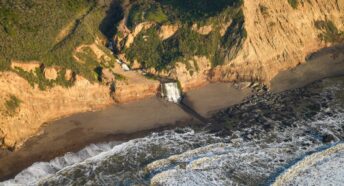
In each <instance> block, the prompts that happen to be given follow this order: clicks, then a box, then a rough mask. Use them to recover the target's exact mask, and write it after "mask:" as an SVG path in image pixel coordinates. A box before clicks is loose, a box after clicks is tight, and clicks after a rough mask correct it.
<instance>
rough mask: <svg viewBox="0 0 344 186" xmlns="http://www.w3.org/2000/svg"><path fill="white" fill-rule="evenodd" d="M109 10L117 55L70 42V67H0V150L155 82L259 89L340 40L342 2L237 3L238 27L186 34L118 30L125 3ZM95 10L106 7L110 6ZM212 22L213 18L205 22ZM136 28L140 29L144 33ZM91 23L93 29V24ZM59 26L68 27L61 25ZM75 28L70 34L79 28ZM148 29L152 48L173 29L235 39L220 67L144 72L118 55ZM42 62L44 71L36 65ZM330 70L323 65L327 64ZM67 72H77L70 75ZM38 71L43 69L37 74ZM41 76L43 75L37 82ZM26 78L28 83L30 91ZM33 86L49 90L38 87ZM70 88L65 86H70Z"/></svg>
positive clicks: (187, 65)
mask: <svg viewBox="0 0 344 186" xmlns="http://www.w3.org/2000/svg"><path fill="white" fill-rule="evenodd" d="M98 3H99V2H98ZM117 6H119V7H121V6H122V9H123V10H124V13H123V17H121V18H122V19H119V20H116V21H118V23H119V24H118V25H116V26H118V28H112V29H113V30H118V31H119V32H117V34H114V35H113V36H111V38H110V39H111V40H113V41H114V43H113V45H119V46H118V48H117V49H119V50H120V51H119V53H118V54H114V53H113V51H111V50H110V49H109V47H108V48H106V47H105V46H106V44H107V40H109V37H108V36H106V37H104V36H103V37H101V36H99V37H98V36H97V37H94V38H92V39H91V40H90V42H89V43H88V44H87V45H85V44H83V45H82V47H80V45H77V44H79V43H78V42H75V43H77V44H75V45H73V46H72V48H71V49H70V51H71V56H70V59H72V60H75V61H63V60H61V61H63V63H69V62H70V63H71V64H69V65H66V66H64V67H63V68H62V67H60V66H57V65H58V64H60V63H61V64H62V62H61V61H59V62H56V64H55V63H54V64H52V62H50V61H49V60H47V61H49V62H45V61H44V59H45V58H42V59H40V60H39V61H34V62H32V61H28V60H26V61H25V60H17V59H9V60H8V61H9V62H8V63H11V61H12V62H13V61H16V62H15V65H12V66H11V65H8V67H6V68H4V70H1V71H0V147H1V148H2V149H7V150H10V151H15V150H16V149H19V148H20V147H21V145H22V144H23V143H24V142H25V141H26V140H28V139H29V138H30V137H33V136H36V135H38V134H39V132H40V129H41V128H42V127H43V126H44V125H45V124H46V123H48V122H51V121H54V120H57V119H60V118H63V117H66V116H69V115H72V114H76V113H81V112H88V111H96V110H101V109H104V108H106V107H107V106H110V105H113V104H123V103H128V102H132V101H137V100H141V99H144V98H147V97H153V96H155V95H157V94H158V93H159V88H160V81H159V79H157V78H156V77H159V78H164V79H165V78H166V79H172V80H174V81H178V82H179V84H180V86H181V88H182V90H183V91H184V92H188V91H191V90H194V89H195V88H198V87H202V86H205V85H207V84H209V83H215V82H235V83H238V82H259V83H263V84H265V85H268V86H269V85H270V83H271V80H272V79H273V78H274V77H276V76H277V75H278V74H279V73H281V72H282V71H286V70H289V69H293V68H295V67H297V66H299V65H300V64H304V63H306V62H307V59H308V58H309V57H310V56H311V54H313V53H315V52H317V51H319V50H321V49H323V48H327V47H333V46H335V45H338V43H341V42H343V41H344V40H343V38H344V34H343V31H344V1H338V0H328V1H325V0H308V1H300V2H299V3H298V6H297V7H293V6H291V5H290V4H289V3H288V0H280V1H273V0H256V1H253V0H244V1H243V3H242V4H240V5H235V6H236V7H235V8H238V12H242V16H243V17H242V18H243V20H241V21H242V22H241V23H242V24H234V23H235V22H236V21H238V20H237V18H232V17H229V18H228V20H226V21H224V22H221V21H222V20H220V22H221V23H220V24H219V25H217V26H219V27H218V28H215V26H214V25H203V27H202V26H200V25H198V26H194V25H192V26H191V28H185V27H182V26H183V25H182V23H180V25H178V24H173V25H170V23H157V20H149V21H147V20H141V22H138V23H137V24H136V25H135V24H134V25H132V27H133V28H130V27H129V26H128V25H126V20H127V19H128V14H129V9H130V8H131V6H130V4H122V5H121V4H116V3H115V5H114V7H115V8H118V7H117ZM233 6H234V5H233ZM102 7H106V9H110V8H113V7H112V5H111V6H110V5H104V6H103V5H102ZM88 8H89V9H88ZM85 10H88V11H85ZM94 10H99V9H95V8H94V5H92V6H90V7H86V8H84V9H80V15H75V17H76V19H75V20H80V22H86V23H94V20H97V19H95V18H94V19H92V18H93V17H90V16H92V11H94ZM104 12H105V11H104ZM238 12H235V13H238ZM225 13H226V12H225ZM103 14H104V15H105V13H103ZM103 14H102V15H103ZM238 14H240V13H238ZM97 15H98V14H97ZM105 16H109V15H105ZM221 16H222V14H221ZM216 18H217V17H216V16H214V17H213V18H209V20H213V19H216ZM100 20H101V19H100ZM207 20H208V18H207ZM142 22H145V23H144V25H145V26H143V24H142ZM147 22H151V23H150V24H147ZM72 23H73V22H72ZM94 24H96V25H97V29H98V26H99V24H101V23H100V22H99V23H98V22H96V23H94ZM66 25H73V24H70V22H68V21H67V22H66ZM157 25H158V26H157ZM75 26H76V27H75V28H77V26H79V25H77V24H76V25H75ZM81 26H83V25H81ZM155 26H156V27H155ZM231 26H232V27H231ZM69 27H70V26H69ZM69 27H68V28H69ZM113 27H115V26H114V25H113ZM192 27H193V28H192ZM87 28H88V27H87ZM153 28H156V29H158V31H159V32H157V33H158V34H157V35H158V38H160V40H159V39H158V40H156V42H163V41H168V40H169V38H173V37H174V35H176V34H178V33H180V32H179V31H181V29H193V32H192V33H194V32H196V33H197V34H198V35H197V37H200V38H202V37H205V35H207V34H211V33H212V32H213V31H214V30H216V29H218V30H219V36H217V37H219V38H223V37H226V33H228V34H227V35H228V36H229V37H231V38H241V37H243V38H241V39H238V40H233V41H232V42H229V45H228V46H227V45H224V46H221V47H224V48H221V51H220V54H223V61H222V62H221V64H219V65H214V64H213V63H214V61H213V60H212V59H211V58H210V57H209V56H204V55H199V54H197V55H193V53H192V55H191V56H190V58H189V59H187V60H179V58H178V60H179V61H178V60H176V61H175V64H174V65H173V66H171V67H169V68H166V69H164V70H160V71H159V70H157V69H156V68H153V67H149V68H145V66H144V65H145V64H144V63H143V62H142V61H139V60H137V59H136V58H139V57H140V56H135V55H136V54H135V55H134V54H132V55H133V56H135V57H136V58H133V59H135V60H131V59H130V57H128V56H129V55H128V56H125V54H126V53H125V52H128V51H131V50H132V51H134V48H132V47H135V46H136V45H135V44H136V42H138V41H137V40H135V38H139V37H141V35H142V38H143V39H142V41H144V40H145V38H146V37H144V36H145V35H144V33H145V32H146V31H147V30H150V29H153ZM160 28H161V29H160ZM329 28H331V29H329ZM334 28H335V29H334ZM63 29H65V28H64V27H61V30H63ZM112 29H110V30H112ZM231 29H237V30H240V32H235V33H230V32H229V31H228V30H231ZM67 30H68V29H67ZM74 30H76V31H75V34H82V32H81V31H83V30H82V29H81V30H77V29H74ZM221 30H223V31H221ZM72 31H73V29H70V32H71V33H72ZM58 33H59V32H58ZM0 34H1V33H0ZM140 34H141V35H140ZM71 35H73V34H71ZM325 36H326V37H325ZM85 37H86V36H85ZM54 38H55V37H54ZM66 39H68V34H67V35H66ZM62 40H63V39H62ZM59 41H60V39H59ZM139 41H141V40H139ZM214 42H216V41H214ZM71 43H73V42H71ZM172 43H173V42H172ZM59 44H60V43H54V47H57V48H58V46H59ZM68 46H69V45H68ZM113 47H115V46H113ZM126 47H127V48H126ZM225 47H228V48H225ZM54 49H55V48H54ZM112 49H113V48H112ZM121 50H122V51H121ZM144 52H145V51H143V53H144ZM85 55H90V56H91V58H92V57H93V58H92V59H93V60H90V61H91V62H87V61H86V59H89V57H87V56H85ZM336 55H337V54H336V53H333V55H332V56H333V57H334V58H335V57H336ZM0 58H1V56H0ZM114 58H118V59H121V61H123V62H125V63H126V64H128V65H130V67H131V70H130V71H125V70H123V68H121V66H120V65H119V64H118V63H116V62H111V63H110V61H111V60H112V61H114V60H115V59H114ZM47 59H48V58H47ZM49 59H50V58H49ZM185 61H187V62H185ZM0 63H2V59H0ZM20 63H23V65H21V64H20ZM30 63H32V65H30ZM45 63H46V66H47V67H45V66H44V65H43V66H42V64H45ZM99 64H100V65H99ZM330 65H331V63H329V64H328V66H330ZM61 66H62V65H61ZM75 66H77V67H78V69H74V70H71V69H73V68H75ZM86 67H87V68H88V67H89V69H86ZM98 67H101V68H98ZM329 68H331V67H329ZM45 69H50V70H49V71H44V70H45ZM90 69H91V70H90ZM106 70H109V71H108V72H109V73H106ZM99 71H100V73H99ZM44 72H45V73H44ZM45 74H50V75H49V77H45ZM51 74H52V75H51ZM106 74H109V75H108V76H106ZM30 78H31V79H34V78H36V79H35V81H34V83H33V84H32V82H30V80H31V79H30ZM59 78H62V79H59ZM98 80H99V81H98ZM40 81H41V82H44V83H46V84H47V85H49V86H47V87H46V88H44V89H42V87H41V88H40V85H42V83H41V82H40ZM51 82H53V83H51ZM61 82H62V83H61ZM70 82H73V83H72V84H71V85H70V84H69V83H70ZM54 83H55V84H54ZM50 84H51V85H52V84H54V86H53V85H52V86H50ZM65 84H67V86H65Z"/></svg>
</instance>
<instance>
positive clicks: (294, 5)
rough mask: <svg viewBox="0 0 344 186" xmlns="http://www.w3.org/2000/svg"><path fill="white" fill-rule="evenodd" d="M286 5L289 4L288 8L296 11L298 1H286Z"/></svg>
mask: <svg viewBox="0 0 344 186" xmlns="http://www.w3.org/2000/svg"><path fill="white" fill-rule="evenodd" d="M288 3H289V4H290V6H291V7H293V8H294V9H297V7H298V6H299V1H298V0H288Z"/></svg>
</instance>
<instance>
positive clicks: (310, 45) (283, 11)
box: [211, 0, 344, 83]
mask: <svg viewBox="0 0 344 186" xmlns="http://www.w3.org/2000/svg"><path fill="white" fill-rule="evenodd" d="M243 11H244V15H245V29H246V31H247V39H246V41H245V43H244V45H243V47H242V50H240V51H239V53H238V56H237V57H236V58H235V59H233V60H231V61H227V62H226V65H224V66H221V67H217V68H215V69H214V70H213V71H212V77H211V80H212V81H217V80H221V81H236V80H239V81H240V80H247V81H262V82H265V83H268V82H269V80H271V79H272V78H273V77H274V76H275V75H276V74H277V73H278V72H280V71H282V70H286V69H289V68H292V67H295V66H297V65H298V64H300V63H304V62H305V61H306V58H307V56H308V55H309V54H311V53H312V52H315V51H317V50H319V49H320V48H323V47H325V46H328V45H331V44H333V43H326V42H325V41H323V40H321V37H319V36H320V35H319V34H321V33H323V32H326V31H324V30H321V29H318V28H316V24H315V23H316V22H317V21H331V22H333V23H334V25H335V26H336V27H337V28H338V29H339V30H341V31H343V30H344V1H341V0H339V1H338V0H329V1H323V0H321V1H318V0H308V1H299V5H298V6H297V7H296V8H293V7H292V6H291V5H290V4H289V3H288V1H287V0H285V1H283V0H282V1H271V0H258V1H249V0H247V1H245V2H244V6H243ZM342 37H343V36H342Z"/></svg>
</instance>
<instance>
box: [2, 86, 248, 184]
mask: <svg viewBox="0 0 344 186" xmlns="http://www.w3.org/2000/svg"><path fill="white" fill-rule="evenodd" d="M217 90H218V91H217ZM198 92H199V93H198ZM246 92H248V90H245V94H244V91H243V90H235V88H233V85H231V84H227V83H216V84H214V85H212V84H211V85H209V86H206V87H203V88H200V89H198V90H196V91H192V92H190V93H188V94H187V95H188V96H187V97H188V99H190V100H192V102H193V103H196V102H197V104H192V105H190V107H191V108H193V107H194V108H195V109H196V110H197V111H200V112H202V113H208V111H215V110H216V109H221V108H225V107H228V106H230V105H232V104H234V103H238V102H241V101H242V99H244V98H245V96H243V95H246ZM205 95H208V99H209V100H208V101H205V100H207V99H204V96H205ZM232 99H233V100H235V101H232ZM223 100H225V101H223ZM203 101H204V102H203ZM200 102H202V104H201V103H200ZM189 103H191V102H189ZM208 104H209V105H210V106H209V109H207V105H208ZM195 124H202V123H201V122H200V121H199V120H198V119H197V118H195V117H194V116H192V115H190V114H189V113H187V112H185V111H184V110H183V109H182V108H181V107H179V106H178V105H177V104H173V103H169V102H166V101H164V100H162V99H161V98H157V97H151V98H147V99H144V100H141V101H137V102H132V103H128V104H120V105H113V106H111V107H108V108H106V109H104V110H101V111H96V112H87V113H80V114H75V115H72V116H69V117H67V118H64V119H60V120H57V121H54V122H51V123H48V124H47V125H46V126H45V127H43V129H42V134H41V135H38V136H36V137H33V138H31V139H30V140H28V141H27V142H25V143H24V145H23V146H22V147H21V148H20V149H19V150H17V151H15V152H11V153H8V154H3V155H2V157H1V158H0V180H5V179H8V178H11V177H13V176H15V175H16V174H17V173H19V172H20V171H21V170H23V169H25V168H26V167H28V166H30V165H31V164H32V163H34V162H38V161H49V160H51V159H53V158H55V157H57V156H61V155H63V154H65V153H66V152H76V151H78V150H80V149H82V148H84V147H85V146H87V145H89V144H91V143H97V142H104V141H110V140H120V141H126V140H129V139H132V138H137V137H141V136H144V135H146V134H148V133H149V132H152V131H157V130H163V129H166V128H171V127H175V126H186V125H195ZM0 156H1V155H0Z"/></svg>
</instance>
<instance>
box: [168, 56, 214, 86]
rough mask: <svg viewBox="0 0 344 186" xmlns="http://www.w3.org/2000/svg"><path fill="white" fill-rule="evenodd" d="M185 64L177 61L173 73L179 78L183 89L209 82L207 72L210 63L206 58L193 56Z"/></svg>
mask: <svg viewBox="0 0 344 186" xmlns="http://www.w3.org/2000/svg"><path fill="white" fill-rule="evenodd" d="M187 64H188V65H186V64H185V63H177V65H176V69H175V74H174V75H175V78H177V79H178V80H179V82H180V84H181V86H182V88H183V91H188V90H191V89H193V88H196V87H200V86H203V85H206V84H208V83H209V81H208V77H209V74H208V73H209V70H210V69H211V63H210V60H209V59H208V58H206V57H198V56H195V57H194V59H193V60H189V61H188V63H187Z"/></svg>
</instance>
